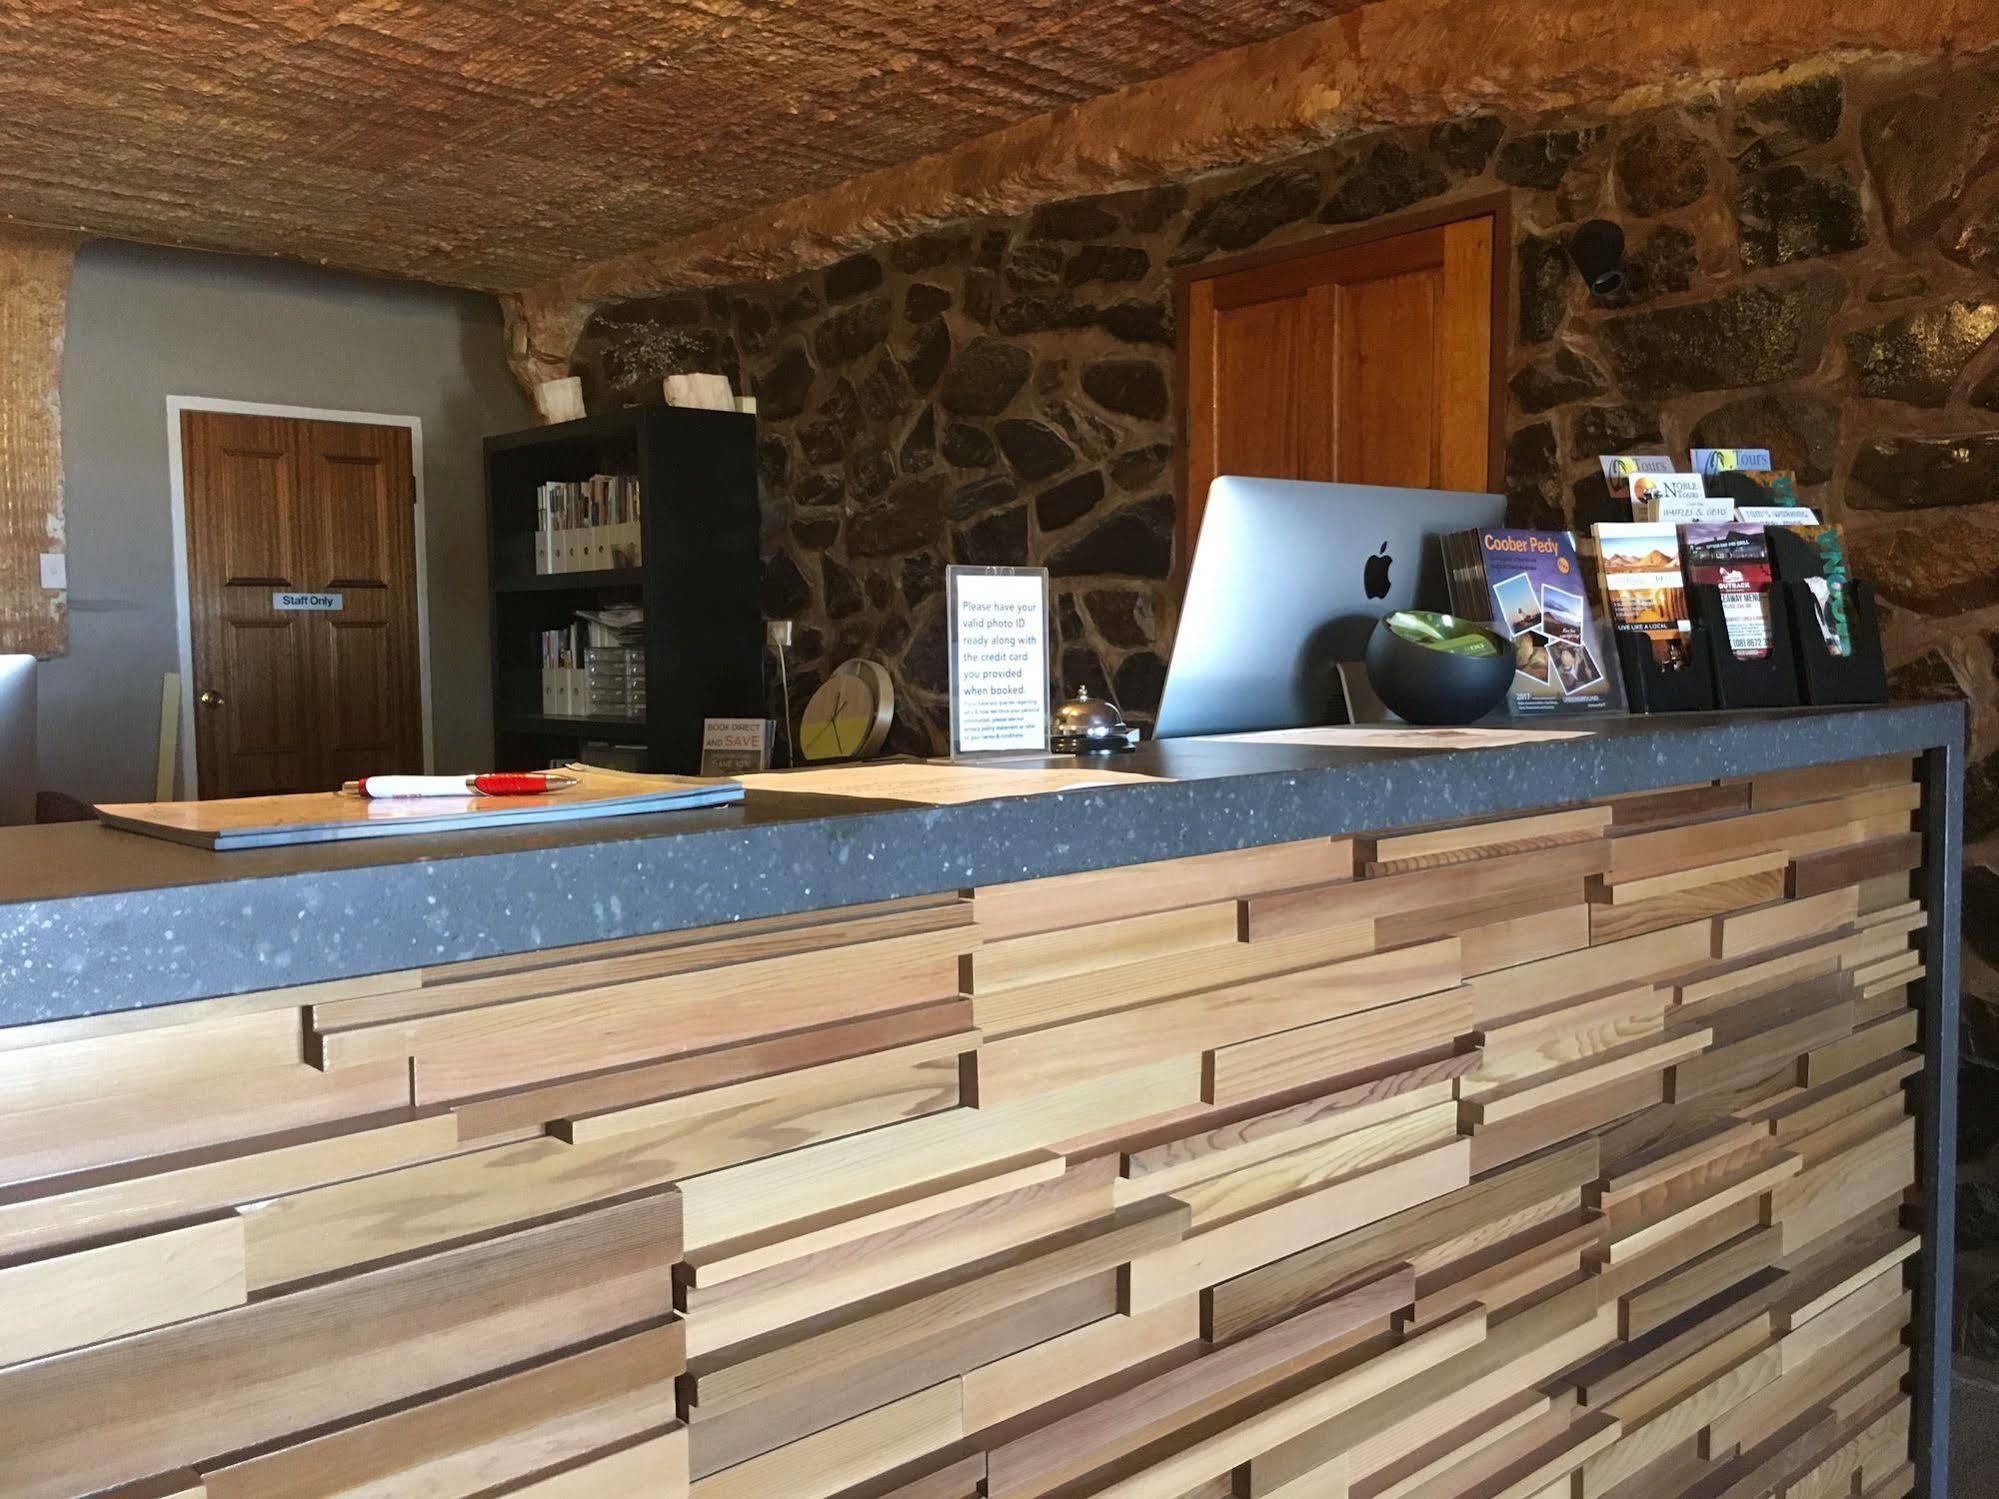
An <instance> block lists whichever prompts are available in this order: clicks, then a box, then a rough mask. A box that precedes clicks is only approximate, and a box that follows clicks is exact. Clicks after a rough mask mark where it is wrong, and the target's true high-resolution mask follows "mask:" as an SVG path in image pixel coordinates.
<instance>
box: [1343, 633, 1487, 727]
mask: <svg viewBox="0 0 1999 1499" xmlns="http://www.w3.org/2000/svg"><path fill="white" fill-rule="evenodd" d="M1473 628H1477V629H1481V630H1484V629H1485V627H1484V626H1482V625H1480V626H1474V627H1473ZM1486 633H1487V634H1490V635H1491V636H1492V639H1493V643H1494V644H1495V645H1497V646H1498V647H1499V654H1498V655H1496V656H1460V655H1457V654H1456V653H1454V652H1451V651H1440V650H1438V649H1436V648H1435V647H1433V646H1427V645H1419V644H1417V643H1416V642H1415V641H1413V640H1405V639H1403V638H1402V636H1400V635H1398V634H1396V633H1395V632H1394V631H1393V630H1391V629H1389V628H1388V621H1387V620H1386V619H1382V620H1380V621H1377V622H1376V624H1375V627H1374V633H1373V634H1372V635H1370V636H1368V638H1367V655H1366V661H1367V680H1368V685H1369V686H1371V687H1373V688H1374V695H1375V696H1376V697H1378V698H1380V699H1381V701H1382V702H1383V704H1385V705H1386V706H1387V708H1388V710H1389V711H1390V712H1391V713H1393V714H1394V715H1395V716H1396V717H1397V718H1400V719H1402V720H1403V721H1404V722H1406V723H1422V724H1456V723H1473V722H1475V721H1477V720H1478V719H1481V718H1483V717H1485V715H1486V714H1488V713H1490V712H1491V711H1492V710H1493V709H1494V708H1496V707H1498V706H1499V700H1500V699H1501V698H1503V697H1505V696H1506V689H1507V688H1508V687H1510V686H1512V684H1513V650H1512V647H1511V646H1509V645H1508V644H1507V643H1506V641H1504V640H1502V639H1500V637H1499V636H1498V634H1497V633H1496V632H1493V631H1490V630H1486Z"/></svg>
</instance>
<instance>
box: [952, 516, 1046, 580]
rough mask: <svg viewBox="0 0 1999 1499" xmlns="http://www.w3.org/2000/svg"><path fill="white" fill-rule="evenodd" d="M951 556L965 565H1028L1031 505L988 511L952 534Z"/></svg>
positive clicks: (953, 559)
mask: <svg viewBox="0 0 1999 1499" xmlns="http://www.w3.org/2000/svg"><path fill="white" fill-rule="evenodd" d="M951 560H952V561H953V562H956V563H958V564H960V565H961V566H964V567H1025V566H1026V565H1027V507H1026V506H1025V505H1016V506H1015V507H1014V508H1013V509H1011V510H1002V511H1000V512H998V513H997V514H994V515H988V516H986V517H985V518H984V519H982V520H978V521H975V522H973V523H972V524H971V525H969V526H960V527H959V528H958V529H957V530H956V531H954V532H953V533H952V536H951Z"/></svg>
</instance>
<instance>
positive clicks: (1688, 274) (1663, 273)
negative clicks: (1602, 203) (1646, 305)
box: [1624, 224, 1700, 302]
mask: <svg viewBox="0 0 1999 1499" xmlns="http://www.w3.org/2000/svg"><path fill="white" fill-rule="evenodd" d="M1624 269H1625V275H1626V277H1627V278H1628V281H1627V287H1626V291H1625V300H1626V301H1629V302H1642V301H1645V300H1646V299H1648V298H1651V297H1665V296H1671V295H1672V294H1673V293H1675V292H1683V291H1689V290H1691V289H1692V288H1693V284H1694V276H1695V275H1696V274H1697V273H1698V271H1699V270H1700V247H1699V245H1698V244H1696V243H1695V240H1694V237H1693V235H1692V234H1691V233H1689V232H1688V231H1687V230H1685V229H1682V228H1681V227H1680V226H1679V225H1678V224H1662V225H1660V226H1659V227H1658V228H1657V229H1654V230H1653V231H1652V232H1651V233H1650V234H1648V235H1646V236H1645V237H1644V238H1643V239H1641V240H1640V241H1638V243H1637V244H1636V245H1635V246H1634V247H1633V248H1632V250H1631V252H1630V254H1629V255H1628V256H1627V257H1626V258H1625V266H1624Z"/></svg>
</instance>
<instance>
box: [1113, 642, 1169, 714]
mask: <svg viewBox="0 0 1999 1499" xmlns="http://www.w3.org/2000/svg"><path fill="white" fill-rule="evenodd" d="M1111 689H1112V693H1113V695H1114V696H1115V698H1116V701H1117V705H1118V706H1119V707H1120V708H1122V709H1123V710H1124V711H1125V712H1127V713H1133V714H1139V715H1143V716H1145V717H1148V718H1150V717H1152V716H1153V715H1155V714H1157V713H1158V712H1159V699H1160V697H1161V696H1162V695H1164V693H1165V691H1166V663H1165V661H1163V660H1162V659H1161V658H1160V657H1159V655H1158V653H1157V652H1154V651H1134V652H1133V653H1132V654H1131V655H1129V656H1126V657H1125V658H1124V660H1122V661H1120V662H1119V663H1118V668H1117V675H1116V676H1115V677H1113V678H1112V679H1111Z"/></svg>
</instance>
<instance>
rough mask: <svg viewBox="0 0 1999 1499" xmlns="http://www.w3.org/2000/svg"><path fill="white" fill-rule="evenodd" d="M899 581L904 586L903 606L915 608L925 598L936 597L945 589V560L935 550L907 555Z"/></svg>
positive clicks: (903, 561) (899, 574)
mask: <svg viewBox="0 0 1999 1499" xmlns="http://www.w3.org/2000/svg"><path fill="white" fill-rule="evenodd" d="M898 581H899V582H900V584H901V586H902V603H903V607H904V608H906V609H912V610H913V609H915V608H916V606H917V605H918V604H921V603H922V602H923V601H924V600H925V599H930V598H935V597H936V596H937V595H938V594H940V593H942V592H943V591H944V561H943V559H942V558H941V557H939V556H937V555H936V554H935V553H934V552H918V553H917V554H916V555H915V556H913V557H905V558H903V560H902V567H901V569H900V571H899V573H898Z"/></svg>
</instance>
